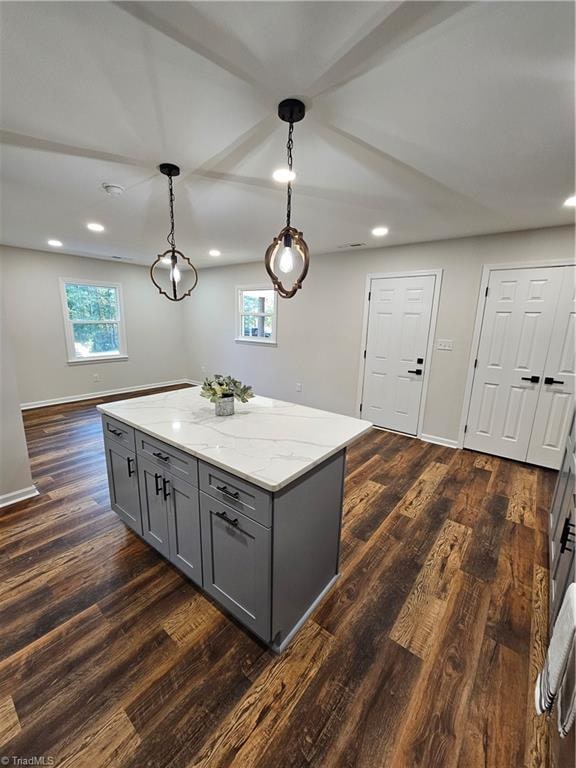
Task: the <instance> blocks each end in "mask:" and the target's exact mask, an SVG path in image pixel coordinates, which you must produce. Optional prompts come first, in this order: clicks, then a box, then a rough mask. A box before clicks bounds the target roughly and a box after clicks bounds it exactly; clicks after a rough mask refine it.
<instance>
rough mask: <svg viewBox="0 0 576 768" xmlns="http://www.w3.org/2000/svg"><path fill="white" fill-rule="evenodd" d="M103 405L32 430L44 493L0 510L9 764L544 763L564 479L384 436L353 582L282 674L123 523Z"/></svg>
mask: <svg viewBox="0 0 576 768" xmlns="http://www.w3.org/2000/svg"><path fill="white" fill-rule="evenodd" d="M137 394H138V395H140V394H142V393H137ZM108 399H113V398H108ZM116 399H118V398H116ZM95 402H96V401H91V402H90V403H88V402H85V403H77V404H70V405H64V406H58V407H50V408H42V409H38V410H34V411H28V412H27V413H26V414H25V423H26V431H27V437H28V444H29V450H30V457H31V461H32V470H33V474H34V481H35V482H36V484H37V487H38V489H39V490H40V496H38V497H36V498H34V499H30V500H28V501H25V502H20V503H18V504H15V505H13V506H12V507H8V508H6V509H4V510H2V511H0V574H1V579H0V591H1V593H2V599H1V606H0V659H1V661H0V756H2V755H4V756H13V755H14V756H20V757H26V758H30V757H32V756H38V757H39V756H44V757H45V758H48V757H51V758H53V759H54V764H55V765H57V766H59V768H61V766H70V767H72V766H74V768H85V767H86V768H100V767H101V766H123V767H124V766H125V767H130V768H146V767H149V766H151V767H153V766H158V767H160V766H161V767H162V768H168V767H169V766H170V768H177V767H183V766H196V767H197V768H200V767H201V766H202V767H203V768H250V767H251V766H258V768H305V767H306V766H317V767H318V768H416V767H417V766H422V767H423V768H451V767H452V766H454V768H486V767H488V766H491V767H493V768H517V767H519V766H530V767H531V768H536V767H537V766H545V765H546V759H545V758H546V750H547V738H548V737H547V723H546V721H545V720H544V719H537V718H535V717H534V715H533V704H532V701H533V696H532V690H533V682H534V679H535V676H536V673H537V671H538V668H539V665H540V663H541V661H542V658H543V654H544V649H545V644H546V640H547V599H548V592H547V584H548V581H547V579H548V572H547V538H546V511H547V508H548V505H549V501H550V497H551V493H552V490H553V485H554V480H555V473H554V472H551V471H547V470H542V469H537V468H534V467H531V466H527V465H522V464H517V463H515V462H512V461H506V460H503V459H497V458H493V457H490V456H485V455H482V454H476V453H472V452H469V451H455V450H452V449H449V448H444V447H441V446H437V445H431V444H427V443H422V442H420V441H418V440H413V439H410V438H407V437H402V436H400V435H394V434H390V433H386V432H380V431H376V430H374V431H373V432H372V433H370V434H369V435H368V436H367V437H365V438H363V439H361V441H360V442H359V443H357V444H356V445H355V446H354V447H352V448H351V449H350V451H349V458H348V475H347V481H346V502H345V518H344V525H343V539H342V576H341V579H340V581H339V583H338V584H337V586H336V588H335V590H334V591H333V592H332V593H331V594H330V595H329V596H328V597H327V599H326V600H325V601H324V603H323V604H322V605H321V606H320V607H319V609H318V610H316V612H315V613H314V614H313V616H312V618H311V620H310V621H308V623H307V624H306V625H305V627H304V628H303V630H302V631H301V632H300V634H299V635H298V637H297V639H296V640H295V642H294V643H293V644H292V646H291V647H290V648H289V650H288V651H287V652H286V653H285V654H284V655H282V656H280V657H277V656H274V655H273V654H272V653H271V652H270V651H268V650H267V649H266V648H264V647H263V646H262V645H261V644H260V643H259V642H258V641H256V640H255V639H254V638H253V637H251V636H250V635H249V634H248V633H247V632H246V631H244V630H243V629H241V628H240V627H239V626H238V625H237V624H235V623H234V622H233V621H232V620H231V619H230V618H228V617H227V616H225V615H224V614H223V613H221V612H220V611H219V610H218V609H217V608H216V607H215V605H214V604H212V603H211V602H210V601H209V600H208V599H207V598H206V597H204V596H203V595H202V594H201V593H200V592H199V591H198V590H197V589H196V588H195V587H194V586H193V585H192V584H191V583H190V582H189V581H188V580H187V579H186V578H185V577H184V576H182V575H181V574H180V573H178V572H177V571H176V570H174V568H172V567H171V566H170V565H169V564H168V563H167V562H166V561H165V560H163V559H162V558H161V557H160V556H159V555H158V554H156V552H155V551H154V550H153V549H151V548H150V547H149V546H148V545H146V544H145V543H143V542H142V541H141V540H140V539H139V538H138V537H137V536H136V535H135V534H133V533H132V532H131V531H130V530H129V529H127V528H126V527H125V526H124V525H123V524H122V523H121V522H120V521H119V519H118V518H117V517H116V515H115V514H114V513H113V512H112V511H111V510H110V507H109V499H108V490H107V483H106V472H105V466H104V454H103V450H102V436H101V429H100V420H99V417H98V415H97V412H96V409H95V407H94V405H95ZM10 764H12V763H10Z"/></svg>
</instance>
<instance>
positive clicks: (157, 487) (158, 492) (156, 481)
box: [154, 472, 162, 496]
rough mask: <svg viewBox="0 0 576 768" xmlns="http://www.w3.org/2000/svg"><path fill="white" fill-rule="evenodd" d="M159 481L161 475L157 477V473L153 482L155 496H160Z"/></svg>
mask: <svg viewBox="0 0 576 768" xmlns="http://www.w3.org/2000/svg"><path fill="white" fill-rule="evenodd" d="M160 480H162V475H159V474H158V472H156V474H155V475H154V482H155V484H156V496H159V495H160V491H161V488H160Z"/></svg>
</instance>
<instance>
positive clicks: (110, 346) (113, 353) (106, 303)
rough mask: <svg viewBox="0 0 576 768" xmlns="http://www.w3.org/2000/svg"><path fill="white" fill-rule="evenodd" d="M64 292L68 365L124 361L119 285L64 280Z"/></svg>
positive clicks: (124, 336)
mask: <svg viewBox="0 0 576 768" xmlns="http://www.w3.org/2000/svg"><path fill="white" fill-rule="evenodd" d="M61 291H62V305H63V311H64V325H65V331H66V347H67V350H68V362H69V363H84V362H90V361H93V362H96V361H102V360H121V359H123V358H124V359H125V358H126V357H127V352H126V334H125V330H124V317H123V312H122V292H121V287H120V285H118V284H117V283H96V282H91V281H87V280H61Z"/></svg>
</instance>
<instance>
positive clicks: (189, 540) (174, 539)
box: [166, 476, 202, 586]
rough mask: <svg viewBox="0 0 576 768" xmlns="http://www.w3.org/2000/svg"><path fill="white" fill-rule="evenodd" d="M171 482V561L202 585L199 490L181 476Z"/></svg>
mask: <svg viewBox="0 0 576 768" xmlns="http://www.w3.org/2000/svg"><path fill="white" fill-rule="evenodd" d="M168 480H169V483H170V485H169V486H168V488H167V493H168V498H167V502H166V503H167V513H168V541H169V544H170V546H169V550H170V560H171V562H172V563H174V565H176V566H177V567H178V568H180V570H181V571H183V572H184V573H185V574H186V575H187V576H189V577H190V578H191V579H192V580H193V581H195V582H196V583H197V584H199V585H200V586H202V548H201V544H200V503H199V499H198V489H197V488H195V487H194V486H193V485H190V484H189V483H185V482H183V481H182V480H180V478H177V477H173V476H170V477H169V478H168Z"/></svg>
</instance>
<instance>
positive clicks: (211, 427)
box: [98, 387, 372, 491]
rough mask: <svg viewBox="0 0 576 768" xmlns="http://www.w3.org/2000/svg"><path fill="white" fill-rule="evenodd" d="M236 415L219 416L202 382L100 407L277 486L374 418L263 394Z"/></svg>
mask: <svg viewBox="0 0 576 768" xmlns="http://www.w3.org/2000/svg"><path fill="white" fill-rule="evenodd" d="M234 406H235V409H236V412H235V414H234V415H233V416H215V415H214V405H213V403H211V402H210V401H209V400H207V399H206V398H204V397H201V396H200V387H194V388H189V389H179V390H175V391H172V392H162V393H160V394H156V395H147V396H146V397H137V398H133V399H131V400H121V401H118V402H114V403H105V404H103V405H99V406H98V410H99V411H101V412H102V413H104V414H106V415H108V416H111V417H112V418H115V419H118V420H119V421H123V422H124V423H125V424H129V425H130V426H132V427H135V428H136V429H139V430H141V431H142V432H146V433H147V434H148V435H151V436H152V437H156V438H158V440H162V441H164V442H165V443H169V444H170V445H173V446H175V447H176V448H180V449H181V450H183V451H186V452H187V453H190V454H192V455H193V456H196V457H197V458H199V459H203V460H204V461H206V462H208V463H209V464H213V465H215V466H217V467H220V468H221V469H224V470H226V471H228V472H230V473H232V474H233V475H237V476H238V477H242V478H244V479H245V480H248V481H249V482H251V483H254V484H255V485H258V486H260V487H261V488H265V489H266V490H268V491H278V490H280V489H281V488H284V487H285V486H286V485H288V484H289V483H291V482H293V481H294V480H295V479H296V478H298V477H300V476H301V475H304V474H306V472H308V471H310V470H311V469H312V467H315V466H317V465H318V464H321V463H322V462H323V461H324V460H325V459H327V458H328V457H329V456H332V455H333V454H335V453H337V452H338V451H339V450H340V449H342V448H344V447H345V446H346V445H348V444H349V443H351V442H352V441H354V440H355V439H356V438H358V437H359V436H360V435H363V434H364V433H365V432H368V431H369V430H370V429H371V428H372V425H371V423H370V422H368V421H364V420H360V419H355V418H352V417H351V416H341V415H340V414H337V413H330V412H328V411H320V410H317V409H316V408H308V407H306V406H303V405H296V404H295V403H286V402H284V401H282V400H272V399H270V398H268V397H260V396H256V397H254V398H253V399H252V400H250V401H249V402H248V403H246V404H242V403H239V402H238V401H235V403H234Z"/></svg>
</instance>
